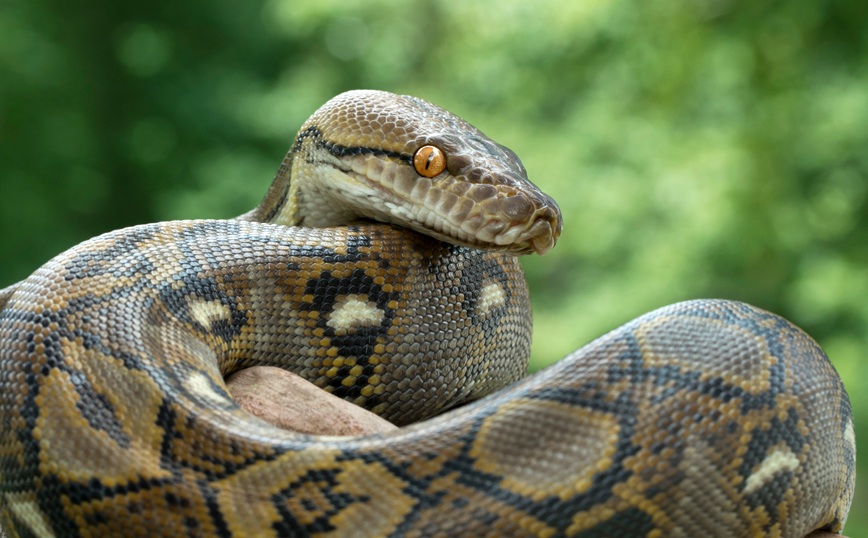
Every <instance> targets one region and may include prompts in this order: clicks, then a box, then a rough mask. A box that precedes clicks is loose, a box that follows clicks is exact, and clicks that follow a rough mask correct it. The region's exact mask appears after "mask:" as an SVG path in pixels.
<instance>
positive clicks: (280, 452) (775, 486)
mask: <svg viewBox="0 0 868 538" xmlns="http://www.w3.org/2000/svg"><path fill="white" fill-rule="evenodd" d="M562 225H563V221H562V218H561V214H560V210H559V209H558V206H557V204H556V203H555V202H554V201H553V200H552V199H551V198H550V197H549V196H548V195H546V194H544V193H543V192H542V191H540V189H539V188H537V187H536V186H535V185H534V184H533V183H531V182H530V181H529V180H528V178H527V172H526V170H525V169H524V166H523V165H522V164H521V161H520V160H519V158H518V157H517V156H516V155H515V153H513V152H512V151H510V150H509V149H507V148H505V147H503V146H501V145H499V144H497V143H496V142H494V141H492V140H491V139H489V138H488V137H486V136H485V135H484V134H483V133H482V132H480V131H479V130H478V129H476V128H475V127H473V126H472V125H470V124H469V123H467V122H466V121H465V120H463V119H461V118H459V117H457V116H455V115H453V114H451V113H449V112H448V111H446V110H444V109H442V108H440V107H437V106H436V105H433V104H431V103H428V102H426V101H423V100H421V99H417V98H414V97H409V96H401V95H394V94H391V93H387V92H379V91H353V92H347V93H344V94H341V95H338V96H337V97H335V98H333V99H332V100H330V101H329V102H327V103H326V104H325V105H323V107H322V108H320V109H319V110H318V111H316V112H315V113H314V114H313V115H312V116H311V118H310V119H309V120H308V121H307V122H306V123H305V124H304V125H303V126H302V127H301V129H300V131H299V134H298V135H297V137H296V139H295V142H294V143H293V146H292V148H291V149H290V151H289V152H288V153H287V155H286V157H285V159H284V160H283V162H282V164H281V165H280V168H279V170H278V172H277V175H276V177H275V178H274V181H273V182H272V184H271V187H270V188H269V190H268V192H267V193H266V195H265V197H264V198H263V200H262V202H261V203H260V204H259V205H258V206H257V207H256V208H254V209H253V210H251V211H250V212H248V213H246V214H244V215H241V216H240V217H238V218H237V219H233V220H199V221H177V222H161V223H155V224H147V225H142V226H135V227H131V228H125V229H122V230H116V231H113V232H109V233H107V234H104V235H101V236H99V237H95V238H93V239H91V240H88V241H85V242H84V243H82V244H80V245H77V246H76V247H73V248H72V249H70V250H68V251H66V252H63V253H61V254H59V255H58V256H56V257H55V258H53V259H52V260H50V261H48V262H47V263H46V264H45V265H43V266H42V267H40V268H39V269H37V270H36V271H35V272H34V273H33V274H32V275H31V276H30V277H28V278H27V279H26V280H24V281H23V282H20V283H18V284H15V285H13V286H10V287H8V288H5V289H4V290H0V308H2V310H0V527H2V529H3V530H4V531H5V533H6V536H7V538H22V537H58V538H67V537H68V538H79V537H81V538H84V537H127V536H153V537H170V538H171V537H175V538H178V537H185V536H195V537H219V538H231V537H305V536H315V537H325V536H349V537H390V538H398V537H408V538H420V537H432V538H440V537H489V538H494V537H519V538H520V537H539V538H555V537H578V538H604V537H609V536H613V537H614V536H618V537H627V538H630V537H633V538H638V537H644V538H662V537H673V538H682V537H684V538H686V537H692V536H714V537H720V538H730V537H761V536H762V537H772V538H803V537H804V536H805V535H806V534H808V533H809V532H811V531H814V530H817V529H822V530H827V531H832V532H839V531H840V530H841V529H843V527H844V524H845V522H846V519H847V513H848V511H849V507H850V503H851V501H852V495H853V489H854V483H855V458H856V446H855V434H854V429H853V420H852V413H851V409H850V401H849V398H848V396H847V392H846V390H845V389H844V386H843V383H842V382H841V379H840V377H839V376H838V374H837V373H836V371H835V369H834V367H833V366H832V364H831V363H830V362H829V359H828V358H827V357H826V355H825V354H824V353H823V351H822V349H821V348H820V347H819V345H817V343H816V342H814V341H813V340H812V339H811V338H810V337H809V336H808V335H807V334H805V333H804V332H803V331H801V330H800V329H799V328H798V327H795V326H794V325H792V324H791V323H789V322H788V321H786V320H784V319H782V318H781V317H779V316H777V315H775V314H772V313H769V312H766V311H763V310H760V309H758V308H755V307H753V306H750V305H746V304H743V303H738V302H734V301H726V300H695V301H687V302H684V303H678V304H675V305H671V306H667V307H663V308H661V309H658V310H655V311H653V312H650V313H648V314H645V315H644V316H641V317H639V318H637V319H635V320H633V321H631V322H628V323H626V324H625V325H623V326H621V327H619V328H617V329H615V330H613V331H612V332H610V333H608V334H606V335H604V336H602V337H600V338H599V339H597V340H595V341H594V342H591V343H590V344H587V345H586V346H584V347H582V348H580V349H578V350H576V351H575V352H573V353H572V354H570V355H569V356H567V357H565V358H564V359H562V360H561V361H559V362H558V363H556V364H554V365H552V366H551V367H549V368H547V369H545V370H543V371H541V372H537V373H535V374H533V375H531V376H527V377H525V372H526V368H527V361H528V357H529V354H530V341H531V305H530V299H529V295H528V290H527V284H526V282H525V279H524V274H523V273H522V270H521V266H520V264H519V262H518V259H517V258H516V256H517V255H522V254H529V253H534V252H535V253H538V254H544V253H546V252H548V251H549V250H550V249H551V248H553V247H554V245H555V243H556V241H557V239H558V237H559V235H560V233H561V228H562ZM573 233H580V231H574V232H573ZM252 365H271V366H278V367H282V368H285V369H287V370H291V371H294V372H296V373H297V374H299V375H301V376H302V377H305V378H306V379H308V380H310V381H312V382H313V383H315V384H316V385H318V386H319V387H321V388H322V389H323V390H326V391H328V392H331V393H332V394H335V395H337V396H340V397H342V398H344V399H347V400H349V401H352V402H354V403H355V404H357V405H360V406H362V407H364V408H366V409H369V410H371V411H373V412H375V413H377V414H379V415H381V416H382V417H384V418H386V419H388V420H390V421H392V422H394V423H396V424H399V425H403V427H401V428H399V429H397V430H395V431H392V432H388V433H383V434H376V435H371V436H365V437H355V438H342V437H318V436H308V435H302V434H298V433H293V432H289V431H286V430H282V429H279V428H276V427H274V426H272V425H270V424H268V423H266V422H264V421H262V420H260V419H258V418H256V417H254V416H253V415H251V414H249V413H248V412H246V411H245V410H244V409H242V408H241V407H239V406H238V405H237V403H236V402H235V401H234V400H232V398H231V397H230V395H229V393H228V392H227V389H226V385H225V383H224V381H223V379H224V377H225V376H227V375H229V374H231V373H232V372H234V371H237V370H239V369H241V368H245V367H248V366H252Z"/></svg>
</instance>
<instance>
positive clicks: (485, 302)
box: [476, 282, 506, 316]
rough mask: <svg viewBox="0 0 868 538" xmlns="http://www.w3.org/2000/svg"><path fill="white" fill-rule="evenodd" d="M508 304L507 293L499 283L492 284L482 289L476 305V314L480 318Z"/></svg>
mask: <svg viewBox="0 0 868 538" xmlns="http://www.w3.org/2000/svg"><path fill="white" fill-rule="evenodd" d="M505 304H506V293H504V292H503V288H502V287H501V286H500V284H499V283H498V282H490V283H488V284H486V285H485V286H484V287H483V288H482V292H481V293H480V294H479V301H477V303H476V313H477V314H478V315H480V316H482V315H485V314H488V313H489V312H490V311H491V310H494V309H495V308H500V307H502V306H503V305H505Z"/></svg>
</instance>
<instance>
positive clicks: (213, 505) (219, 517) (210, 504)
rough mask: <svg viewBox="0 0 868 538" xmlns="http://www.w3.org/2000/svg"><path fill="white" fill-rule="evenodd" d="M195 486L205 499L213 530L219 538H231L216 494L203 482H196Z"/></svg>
mask: <svg viewBox="0 0 868 538" xmlns="http://www.w3.org/2000/svg"><path fill="white" fill-rule="evenodd" d="M196 485H197V486H199V492H200V494H201V495H202V497H203V498H204V499H205V506H206V507H207V508H208V515H209V516H210V517H211V523H213V524H214V529H215V530H216V531H217V536H218V537H219V538H232V532H231V531H230V530H229V525H227V523H226V520H225V519H223V511H222V510H221V509H220V503H219V502H217V493H216V492H214V490H213V489H212V488H211V486H210V484H208V483H207V482H206V481H205V480H197V481H196Z"/></svg>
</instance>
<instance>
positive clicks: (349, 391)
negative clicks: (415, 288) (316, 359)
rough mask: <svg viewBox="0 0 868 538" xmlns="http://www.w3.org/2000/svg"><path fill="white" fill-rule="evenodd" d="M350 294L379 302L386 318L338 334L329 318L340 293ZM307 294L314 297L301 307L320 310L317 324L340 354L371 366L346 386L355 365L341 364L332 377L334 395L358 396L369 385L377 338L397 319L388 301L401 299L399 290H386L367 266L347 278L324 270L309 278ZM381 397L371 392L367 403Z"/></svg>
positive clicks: (376, 401)
mask: <svg viewBox="0 0 868 538" xmlns="http://www.w3.org/2000/svg"><path fill="white" fill-rule="evenodd" d="M350 294H355V295H358V296H361V297H367V299H368V300H369V301H371V302H373V303H375V304H376V307H377V309H379V310H381V311H382V312H383V319H382V320H381V321H380V324H379V325H373V326H370V327H356V328H355V330H353V331H349V332H347V333H346V334H336V330H335V329H334V328H333V327H331V326H329V325H328V322H329V320H330V319H331V316H332V314H333V313H334V308H335V305H336V303H337V298H338V296H340V295H344V296H346V295H350ZM304 295H311V296H312V297H313V300H312V301H311V302H310V303H303V304H302V305H301V307H300V310H301V311H314V312H319V316H318V317H317V318H316V326H317V327H318V328H320V329H322V330H323V333H324V334H325V335H326V336H327V337H329V338H330V342H331V344H332V345H333V346H336V347H337V348H338V353H339V355H340V356H342V357H355V358H356V363H357V364H361V365H365V366H369V368H368V369H367V372H366V371H364V370H363V372H362V376H361V377H360V378H359V379H358V380H357V382H356V383H355V384H353V385H351V386H344V385H343V384H342V381H343V379H344V378H346V377H348V376H349V375H350V370H351V369H352V368H353V366H352V365H346V364H345V365H343V366H340V367H339V368H338V373H337V375H336V376H334V377H332V378H331V379H329V386H330V387H332V389H333V390H332V394H334V395H335V396H338V397H341V398H350V397H356V396H359V395H360V394H361V390H362V388H363V387H364V386H365V385H366V381H367V376H370V375H371V374H373V373H374V372H373V366H371V365H370V364H369V363H368V361H369V360H370V358H371V355H373V353H374V346H376V345H377V343H378V339H380V338H384V337H387V336H388V331H389V329H390V328H391V327H392V322H393V321H394V319H395V309H393V308H389V306H388V305H389V303H390V302H391V301H397V300H398V299H400V293H399V292H397V291H393V292H389V293H386V292H384V291H383V288H382V286H380V285H379V284H376V283H375V282H374V279H373V278H372V277H370V276H367V275H366V274H365V270H364V269H354V270H353V271H352V272H351V273H350V276H348V277H344V278H335V277H333V276H332V274H331V273H330V272H326V271H324V272H322V273H321V274H320V276H319V277H317V278H311V279H309V280H308V281H307V283H306V285H305V289H304ZM379 401H380V398H379V397H378V396H377V395H371V396H369V397H368V398H367V400H366V401H365V406H364V407H365V408H367V409H372V408H373V407H375V406H376V405H378V404H379Z"/></svg>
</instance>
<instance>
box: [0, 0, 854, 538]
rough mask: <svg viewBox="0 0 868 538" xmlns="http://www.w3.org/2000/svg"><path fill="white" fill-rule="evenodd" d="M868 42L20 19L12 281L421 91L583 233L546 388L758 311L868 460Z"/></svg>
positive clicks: (100, 8)
mask: <svg viewBox="0 0 868 538" xmlns="http://www.w3.org/2000/svg"><path fill="white" fill-rule="evenodd" d="M866 36H868V3H865V2H852V1H845V0H841V1H832V0H788V1H786V2H784V1H776V0H755V1H751V2H748V1H745V0H741V1H739V0H645V1H643V2H630V1H627V0H587V1H582V2H572V1H568V0H542V1H539V2H524V1H520V0H497V1H490V0H488V1H478V2H468V1H465V0H447V1H443V2H428V1H399V0H375V1H369V2H353V1H347V0H342V1H336V0H318V1H293V0H249V1H247V2H231V1H228V0H216V1H209V2H205V1H202V0H190V1H186V2H170V1H165V0H164V1H156V2H155V1H151V0H148V1H144V0H130V1H126V2H109V1H107V0H95V1H92V2H89V3H87V5H83V4H80V3H78V4H76V3H69V2H62V1H60V0H27V1H24V0H9V1H8V2H6V4H5V5H4V9H3V10H2V11H0V230H2V231H3V232H2V234H0V257H2V263H0V285H6V284H11V283H12V282H14V281H16V280H19V279H22V278H24V277H25V276H26V275H28V274H29V273H30V272H32V271H33V270H34V269H36V267H37V266H39V265H40V264H42V263H43V262H44V261H46V260H47V259H49V258H50V257H51V256H53V255H55V254H57V253H58V252H60V251H62V250H64V249H66V248H68V247H70V246H72V245H74V244H75V243H78V242H79V241H82V240H84V239H86V238H88V237H91V236H94V235H97V234H99V233H102V232H105V231H108V230H111V229H114V228H119V227H123V226H128V225H133V224H139V223H144V222H152V221H156V220H166V219H182V218H199V217H207V218H226V217H232V216H235V215H237V214H240V213H242V212H245V211H246V210H248V209H249V208H251V207H253V206H254V205H255V204H256V203H257V202H258V201H259V199H260V198H261V196H262V195H263V194H264V192H265V190H266V188H267V186H268V184H269V183H270V180H271V177H272V176H273V174H274V172H275V171H276V169H277V165H278V163H279V162H280V160H281V158H282V156H283V154H284V152H285V151H286V149H287V148H288V146H289V144H290V142H291V140H292V138H293V135H294V134H295V132H296V130H297V129H298V127H299V126H300V125H301V123H302V122H303V121H304V120H305V119H306V118H307V116H308V115H309V114H310V113H311V112H313V111H314V110H315V109H316V108H317V107H319V105H321V104H322V103H323V102H325V101H326V100H327V99H328V98H330V97H332V96H333V95H335V94H337V93H339V92H341V91H344V90H348V89H353V88H377V89H385V90H389V91H393V92H398V93H409V94H412V95H416V96H418V97H422V98H425V99H428V100H430V101H433V102H435V103H437V104H439V105H441V106H443V107H445V108H447V109H449V110H452V111H453V112H455V113H457V114H459V115H461V116H464V117H465V118H466V119H468V120H469V121H471V122H472V123H474V124H475V125H477V126H478V127H480V128H481V129H482V130H483V131H484V132H486V133H488V134H489V135H490V136H492V137H493V138H495V139H496V140H498V141H499V142H501V143H503V144H505V145H507V146H509V147H511V148H512V149H514V150H515V151H516V152H517V153H518V154H519V155H520V156H521V157H522V159H523V161H524V164H525V166H526V167H527V169H528V171H529V173H530V175H531V177H532V179H533V180H534V181H535V182H536V183H537V184H538V185H540V186H541V187H542V188H543V189H544V190H546V191H547V192H548V193H549V194H551V195H552V196H553V197H554V198H555V199H556V200H558V202H559V203H560V205H561V208H562V209H563V212H564V224H565V230H564V233H563V236H562V239H561V241H560V243H559V244H558V246H557V248H556V249H555V250H554V251H553V252H552V253H551V254H549V255H547V256H546V257H545V258H538V257H533V258H526V259H525V260H524V262H525V268H526V270H527V274H528V278H529V281H530V286H531V291H532V295H533V300H534V307H535V321H536V326H535V344H534V351H533V368H540V367H542V366H544V365H546V364H549V363H551V362H553V361H555V360H557V359H558V358H560V357H561V356H563V355H564V354H566V353H567V352H569V351H571V350H573V349H574V348H576V347H578V346H581V345H582V344H584V343H587V342H588V341H590V340H591V339H593V338H595V337H596V336H599V335H601V334H603V333H604V332H606V331H608V330H609V329H612V328H614V327H616V326H617V325H619V324H621V323H623V322H625V321H627V320H629V319H631V318H633V317H635V316H637V315H639V314H642V313H644V312H646V311H648V310H651V309H654V308H656V307H659V306H662V305H665V304H668V303H672V302H675V301H680V300H684V299H690V298H698V297H725V298H730V299H738V300H742V301H747V302H750V303H752V304H755V305H758V306H760V307H762V308H766V309H768V310H772V311H774V312H777V313H780V314H782V315H784V316H785V317H787V318H789V319H791V320H792V321H794V322H796V323H797V324H799V325H800V326H802V327H803V328H805V329H806V330H807V331H808V332H809V333H810V334H812V335H813V336H814V337H815V338H816V339H817V340H818V341H819V342H820V344H821V345H822V346H823V347H824V348H825V349H826V351H827V352H828V354H829V356H830V357H831V359H832V361H833V362H834V363H835V365H836V367H837V368H838V371H839V372H840V373H841V375H842V377H843V378H844V380H845V383H846V385H847V387H848V389H849V391H850V395H851V398H852V402H853V405H854V414H855V416H856V430H857V436H858V442H859V443H860V447H865V446H868V412H866V405H868V395H866V389H868V381H866V380H868V376H866V366H865V362H864V357H865V350H866V348H868V251H866V249H865V248H864V245H865V242H866V235H868V217H866V195H868V151H866V150H868V65H866V64H868V60H866V58H868V50H866V49H868V37H866ZM866 459H868V457H866V455H865V451H864V450H862V457H861V459H860V462H859V468H860V471H859V486H858V490H857V494H856V498H855V501H854V505H853V509H852V511H851V519H850V523H849V525H848V527H847V531H848V534H850V535H851V536H861V535H868V482H866V479H865V477H868V466H866V464H865V463H866V461H865V460H866Z"/></svg>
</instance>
